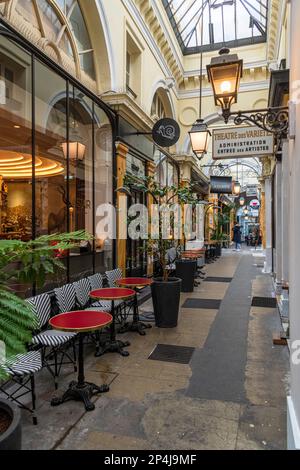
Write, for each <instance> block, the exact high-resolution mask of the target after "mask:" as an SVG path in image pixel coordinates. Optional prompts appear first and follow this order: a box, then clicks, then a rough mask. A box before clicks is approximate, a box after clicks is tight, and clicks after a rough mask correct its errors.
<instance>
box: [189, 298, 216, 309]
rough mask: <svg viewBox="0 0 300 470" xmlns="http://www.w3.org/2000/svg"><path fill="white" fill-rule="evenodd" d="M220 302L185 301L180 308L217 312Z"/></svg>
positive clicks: (211, 300) (213, 300)
mask: <svg viewBox="0 0 300 470" xmlns="http://www.w3.org/2000/svg"><path fill="white" fill-rule="evenodd" d="M221 302H222V301H221V300H217V299H186V301H185V302H184V304H183V305H182V308H205V309H212V310H218V309H219V308H220V305H221Z"/></svg>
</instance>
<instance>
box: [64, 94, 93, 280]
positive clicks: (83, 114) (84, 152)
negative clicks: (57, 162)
mask: <svg viewBox="0 0 300 470" xmlns="http://www.w3.org/2000/svg"><path fill="white" fill-rule="evenodd" d="M69 103H70V121H69V136H70V143H69V200H70V206H69V226H70V231H76V230H85V231H86V232H88V233H90V234H93V103H92V101H91V100H90V99H89V98H87V97H86V96H85V95H84V94H83V93H82V92H80V91H79V90H77V89H76V88H75V87H71V90H70V96H69ZM92 252H93V243H92V242H86V243H83V244H82V246H81V247H79V248H76V249H74V250H72V251H71V253H70V279H71V280H73V279H76V276H78V271H79V272H80V273H81V274H82V275H85V276H86V275H89V274H91V273H92V270H93V259H92V257H93V254H92ZM79 254H81V255H82V256H81V260H80V270H79V269H78V262H77V259H76V257H77V256H78V255H79Z"/></svg>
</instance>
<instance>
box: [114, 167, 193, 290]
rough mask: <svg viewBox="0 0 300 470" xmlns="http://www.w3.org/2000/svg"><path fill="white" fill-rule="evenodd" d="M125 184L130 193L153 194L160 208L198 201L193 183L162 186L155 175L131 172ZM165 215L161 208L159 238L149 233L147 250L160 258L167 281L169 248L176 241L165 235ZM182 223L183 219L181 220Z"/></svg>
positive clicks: (150, 254) (127, 175)
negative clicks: (133, 174) (138, 176)
mask: <svg viewBox="0 0 300 470" xmlns="http://www.w3.org/2000/svg"><path fill="white" fill-rule="evenodd" d="M123 185H124V188H125V189H126V192H127V194H128V195H130V194H131V191H132V190H133V189H135V190H137V191H142V192H143V193H144V194H149V195H150V196H152V198H153V202H154V203H155V204H157V205H158V206H159V207H160V208H161V207H162V206H163V207H164V208H165V209H167V210H168V209H171V207H172V205H173V204H175V203H177V204H181V205H183V204H195V203H196V199H195V195H194V193H193V191H192V189H193V186H192V185H191V186H190V187H189V188H187V187H177V186H175V185H170V186H163V187H161V186H160V184H159V182H157V181H156V180H155V178H154V177H153V176H147V177H145V178H139V179H138V178H136V177H134V176H132V175H130V174H126V175H125V177H124V183H123ZM163 217H164V214H163V211H161V210H159V211H158V222H157V224H158V227H157V229H158V230H157V238H151V234H149V235H148V239H147V241H146V251H147V253H148V255H149V256H151V257H154V258H156V259H157V260H158V262H159V265H160V268H161V271H162V274H163V280H164V281H167V280H168V276H169V271H168V270H167V250H168V249H169V248H171V247H172V246H174V241H173V240H168V239H165V238H164V237H163ZM172 222H173V224H174V219H172ZM181 223H182V221H180V224H181Z"/></svg>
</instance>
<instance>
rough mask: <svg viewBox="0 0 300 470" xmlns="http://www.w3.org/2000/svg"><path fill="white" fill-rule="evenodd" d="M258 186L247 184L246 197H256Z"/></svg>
mask: <svg viewBox="0 0 300 470" xmlns="http://www.w3.org/2000/svg"><path fill="white" fill-rule="evenodd" d="M257 191H258V186H257V184H248V185H247V189H246V196H247V197H253V196H255V197H256V196H257Z"/></svg>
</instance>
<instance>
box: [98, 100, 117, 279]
mask: <svg viewBox="0 0 300 470" xmlns="http://www.w3.org/2000/svg"><path fill="white" fill-rule="evenodd" d="M94 135H95V161H94V165H95V219H94V222H95V270H96V271H97V272H104V271H106V270H108V269H112V266H113V240H111V239H110V238H109V237H108V236H107V234H106V233H105V232H106V230H105V231H100V229H99V223H101V222H102V221H103V217H105V214H104V215H101V214H102V212H101V206H102V204H111V205H113V202H114V201H113V198H112V194H113V190H112V185H113V163H112V131H111V125H110V123H109V121H108V118H107V116H106V114H105V113H104V111H103V110H102V109H101V108H100V107H99V106H97V105H95V107H94ZM106 215H107V214H106Z"/></svg>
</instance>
